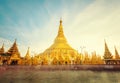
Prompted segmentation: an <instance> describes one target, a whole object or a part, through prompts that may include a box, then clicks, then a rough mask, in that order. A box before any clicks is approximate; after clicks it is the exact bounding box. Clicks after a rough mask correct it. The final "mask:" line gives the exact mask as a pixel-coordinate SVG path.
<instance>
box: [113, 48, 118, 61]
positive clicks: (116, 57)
mask: <svg viewBox="0 0 120 83" xmlns="http://www.w3.org/2000/svg"><path fill="white" fill-rule="evenodd" d="M114 48H115V59H119V53H118V51H117V49H116V46H114Z"/></svg>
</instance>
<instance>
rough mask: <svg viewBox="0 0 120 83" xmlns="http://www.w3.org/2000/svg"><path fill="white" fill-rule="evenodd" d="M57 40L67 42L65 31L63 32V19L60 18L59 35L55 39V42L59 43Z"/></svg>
mask: <svg viewBox="0 0 120 83" xmlns="http://www.w3.org/2000/svg"><path fill="white" fill-rule="evenodd" d="M57 42H62V43H63V42H64V43H67V41H66V38H65V36H64V32H63V26H62V19H60V25H59V30H58V35H57V37H56V39H55V43H57Z"/></svg>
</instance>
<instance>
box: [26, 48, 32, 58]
mask: <svg viewBox="0 0 120 83" xmlns="http://www.w3.org/2000/svg"><path fill="white" fill-rule="evenodd" d="M29 49H30V47H28V50H27V53H26V55H25V58H26V59H30V58H31V57H30V52H29Z"/></svg>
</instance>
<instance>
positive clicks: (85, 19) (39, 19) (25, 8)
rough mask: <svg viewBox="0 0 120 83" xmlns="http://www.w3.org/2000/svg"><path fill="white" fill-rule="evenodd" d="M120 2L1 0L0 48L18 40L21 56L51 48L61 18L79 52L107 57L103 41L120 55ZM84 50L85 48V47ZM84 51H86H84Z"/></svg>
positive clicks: (118, 0) (71, 44)
mask: <svg viewBox="0 0 120 83" xmlns="http://www.w3.org/2000/svg"><path fill="white" fill-rule="evenodd" d="M119 4H120V0H0V46H2V44H3V43H4V45H5V51H7V50H8V49H9V48H10V47H11V46H12V44H13V43H14V41H15V39H17V44H18V48H19V51H20V53H21V56H25V54H26V51H27V48H28V47H30V52H31V55H34V54H39V53H41V52H43V51H44V50H45V49H47V48H48V47H50V46H51V45H52V44H53V42H54V39H55V37H56V36H57V32H58V27H59V21H60V18H62V21H63V27H64V34H65V37H66V38H67V41H68V43H69V44H70V46H71V47H73V48H74V49H76V50H78V52H84V51H88V53H91V52H94V51H96V53H97V54H99V55H101V56H103V54H104V39H105V40H106V42H107V44H108V47H109V50H110V51H111V53H112V54H113V55H114V46H116V48H117V49H118V52H120V39H119V38H120V23H119V22H120V5H119ZM83 47H84V48H83ZM82 48H83V49H82Z"/></svg>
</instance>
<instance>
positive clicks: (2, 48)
mask: <svg viewBox="0 0 120 83" xmlns="http://www.w3.org/2000/svg"><path fill="white" fill-rule="evenodd" d="M3 53H4V43H3V45H2V47H1V48H0V54H3Z"/></svg>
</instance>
